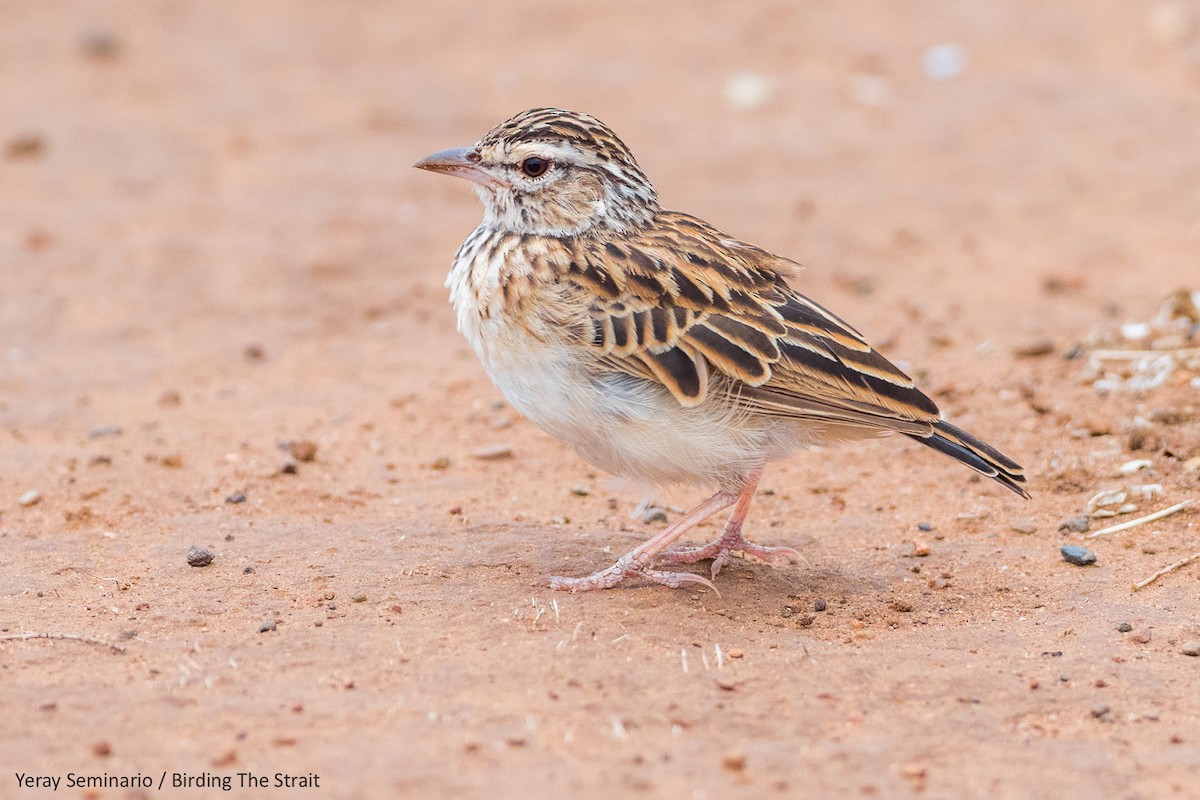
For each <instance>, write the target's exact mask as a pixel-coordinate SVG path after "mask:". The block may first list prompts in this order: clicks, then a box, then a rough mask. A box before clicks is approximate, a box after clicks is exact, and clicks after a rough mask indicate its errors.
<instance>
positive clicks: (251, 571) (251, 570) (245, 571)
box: [242, 567, 254, 575]
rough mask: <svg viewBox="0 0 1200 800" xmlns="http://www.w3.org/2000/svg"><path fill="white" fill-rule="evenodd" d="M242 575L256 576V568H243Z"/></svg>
mask: <svg viewBox="0 0 1200 800" xmlns="http://www.w3.org/2000/svg"><path fill="white" fill-rule="evenodd" d="M242 574H243V575H253V574H254V567H243V568H242Z"/></svg>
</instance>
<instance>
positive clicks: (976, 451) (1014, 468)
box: [909, 420, 1029, 498]
mask: <svg viewBox="0 0 1200 800" xmlns="http://www.w3.org/2000/svg"><path fill="white" fill-rule="evenodd" d="M909 436H911V437H912V438H913V439H916V440H917V441H918V442H920V443H921V444H924V445H928V446H929V447H932V448H933V449H934V450H937V451H938V452H939V453H945V454H946V455H948V456H950V457H951V458H953V459H955V460H956V461H961V462H962V463H964V464H966V465H967V466H968V467H970V468H971V469H973V470H975V471H976V472H978V473H980V474H982V475H986V476H988V477H989V478H991V479H993V480H995V481H996V482H997V483H1001V484H1003V485H1004V486H1006V487H1008V488H1009V489H1012V490H1013V491H1014V492H1016V493H1017V494H1019V495H1021V497H1024V498H1028V497H1029V492H1027V491H1025V486H1024V483H1025V468H1024V467H1022V466H1021V465H1020V464H1018V463H1017V462H1015V461H1013V460H1012V459H1011V458H1009V457H1008V456H1006V455H1004V454H1003V453H1001V452H1000V451H999V450H997V449H996V448H994V447H992V446H991V445H989V444H986V443H985V442H981V441H980V440H978V439H976V438H975V437H974V436H972V435H971V434H969V433H967V432H966V431H964V430H961V429H959V428H956V427H954V426H953V425H951V424H950V423H949V422H946V421H945V420H939V421H938V422H935V423H934V425H933V431H932V432H931V433H930V434H929V435H928V436H918V435H915V434H909Z"/></svg>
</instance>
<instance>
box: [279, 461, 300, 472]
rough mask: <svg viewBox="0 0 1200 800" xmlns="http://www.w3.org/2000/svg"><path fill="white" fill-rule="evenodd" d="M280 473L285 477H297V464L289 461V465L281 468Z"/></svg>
mask: <svg viewBox="0 0 1200 800" xmlns="http://www.w3.org/2000/svg"><path fill="white" fill-rule="evenodd" d="M279 472H280V473H281V474H283V475H295V474H296V472H297V470H296V462H294V461H289V462H288V463H286V464H284V465H283V466H282V467H280V468H279Z"/></svg>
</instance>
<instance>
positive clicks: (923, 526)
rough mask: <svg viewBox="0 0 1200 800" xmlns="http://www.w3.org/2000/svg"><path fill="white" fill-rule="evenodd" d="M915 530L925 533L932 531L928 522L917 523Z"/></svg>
mask: <svg viewBox="0 0 1200 800" xmlns="http://www.w3.org/2000/svg"><path fill="white" fill-rule="evenodd" d="M917 530H919V531H924V532H925V533H929V532H930V531H931V530H933V526H932V525H930V524H929V523H928V522H918V523H917Z"/></svg>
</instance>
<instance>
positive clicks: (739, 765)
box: [721, 750, 746, 772]
mask: <svg viewBox="0 0 1200 800" xmlns="http://www.w3.org/2000/svg"><path fill="white" fill-rule="evenodd" d="M721 766H722V767H724V768H725V769H727V770H729V771H730V772H741V771H743V770H744V769H746V754H745V753H743V752H742V751H741V750H730V751H729V752H728V753H726V754H725V755H723V756H721Z"/></svg>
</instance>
